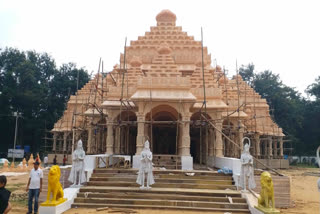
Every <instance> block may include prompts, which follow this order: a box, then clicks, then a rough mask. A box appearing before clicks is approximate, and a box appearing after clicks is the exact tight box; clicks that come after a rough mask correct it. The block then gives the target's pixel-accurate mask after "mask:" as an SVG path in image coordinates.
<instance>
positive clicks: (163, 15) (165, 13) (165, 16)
mask: <svg viewBox="0 0 320 214" xmlns="http://www.w3.org/2000/svg"><path fill="white" fill-rule="evenodd" d="M156 20H157V22H176V20H177V17H176V14H174V13H172V12H171V11H170V10H162V11H161V12H160V13H159V14H158V15H157V16H156Z"/></svg>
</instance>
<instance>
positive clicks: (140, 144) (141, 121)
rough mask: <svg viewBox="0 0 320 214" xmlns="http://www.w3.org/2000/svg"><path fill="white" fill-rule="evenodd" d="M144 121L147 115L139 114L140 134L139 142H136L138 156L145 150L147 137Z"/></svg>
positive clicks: (138, 135)
mask: <svg viewBox="0 0 320 214" xmlns="http://www.w3.org/2000/svg"><path fill="white" fill-rule="evenodd" d="M144 120H145V115H144V114H143V113H140V112H139V113H137V123H138V134H137V142H136V147H137V148H136V155H140V153H141V151H142V149H143V144H144V142H145V141H146V137H145V131H144V128H145V126H144V124H145V123H144Z"/></svg>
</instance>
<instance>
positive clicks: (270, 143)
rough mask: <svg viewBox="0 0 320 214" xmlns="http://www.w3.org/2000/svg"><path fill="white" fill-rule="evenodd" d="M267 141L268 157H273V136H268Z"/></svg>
mask: <svg viewBox="0 0 320 214" xmlns="http://www.w3.org/2000/svg"><path fill="white" fill-rule="evenodd" d="M267 143H268V146H269V148H268V158H269V159H272V156H273V155H272V136H268V141H267Z"/></svg>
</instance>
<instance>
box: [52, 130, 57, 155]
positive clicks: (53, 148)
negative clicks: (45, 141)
mask: <svg viewBox="0 0 320 214" xmlns="http://www.w3.org/2000/svg"><path fill="white" fill-rule="evenodd" d="M57 137H58V133H56V132H55V133H53V145H52V151H53V152H55V151H56V149H57Z"/></svg>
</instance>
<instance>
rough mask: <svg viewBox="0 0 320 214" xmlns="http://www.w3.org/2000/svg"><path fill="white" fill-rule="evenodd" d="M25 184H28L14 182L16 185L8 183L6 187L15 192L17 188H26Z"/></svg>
mask: <svg viewBox="0 0 320 214" xmlns="http://www.w3.org/2000/svg"><path fill="white" fill-rule="evenodd" d="M24 186H26V184H25V183H17V184H14V185H7V186H6V189H8V190H9V191H10V192H14V191H16V190H19V189H21V188H22V190H24V188H23V187H24Z"/></svg>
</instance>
